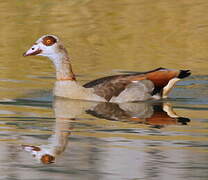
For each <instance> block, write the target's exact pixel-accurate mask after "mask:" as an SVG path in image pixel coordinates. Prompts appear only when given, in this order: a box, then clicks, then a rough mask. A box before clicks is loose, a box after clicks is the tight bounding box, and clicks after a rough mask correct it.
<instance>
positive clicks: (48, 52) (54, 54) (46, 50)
mask: <svg viewBox="0 0 208 180" xmlns="http://www.w3.org/2000/svg"><path fill="white" fill-rule="evenodd" d="M23 56H45V57H48V58H49V59H51V60H57V59H60V57H63V56H68V54H67V51H66V49H65V48H64V46H63V44H62V43H61V41H60V39H59V38H58V37H56V36H54V35H44V36H42V37H41V38H39V39H38V40H37V41H36V42H35V43H34V44H33V45H32V47H31V48H30V49H29V50H27V51H26V52H25V53H24V54H23Z"/></svg>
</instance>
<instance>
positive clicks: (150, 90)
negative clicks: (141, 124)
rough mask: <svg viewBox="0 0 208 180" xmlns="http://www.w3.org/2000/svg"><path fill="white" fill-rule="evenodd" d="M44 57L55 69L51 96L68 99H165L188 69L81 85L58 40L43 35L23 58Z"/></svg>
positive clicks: (115, 78) (114, 100) (108, 100)
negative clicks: (54, 81)
mask: <svg viewBox="0 0 208 180" xmlns="http://www.w3.org/2000/svg"><path fill="white" fill-rule="evenodd" d="M32 55H35V56H46V57H48V58H49V59H51V60H52V62H53V64H54V65H55V68H56V79H57V81H56V83H55V87H54V95H55V96H61V97H67V98H71V99H82V100H89V101H104V102H119V103H120V102H130V101H144V100H148V99H152V98H153V99H160V98H166V97H167V95H168V93H169V92H170V91H171V89H172V88H173V87H174V85H175V84H176V82H177V81H179V80H180V79H182V78H185V77H187V76H189V75H190V74H191V72H190V70H171V69H165V68H158V69H154V70H152V71H148V72H142V73H141V72H138V73H131V74H121V75H114V76H108V77H103V78H100V79H96V80H94V81H91V82H88V83H86V84H84V85H83V86H81V85H80V84H79V83H77V81H76V77H75V75H74V73H73V71H72V66H71V59H70V58H69V55H68V52H67V50H66V49H65V47H64V46H63V44H62V42H61V41H60V39H59V38H58V37H56V36H54V35H44V36H42V37H41V38H39V39H38V40H37V41H36V42H35V43H34V45H33V46H32V47H31V48H30V49H29V50H28V51H26V52H25V53H24V54H23V56H32Z"/></svg>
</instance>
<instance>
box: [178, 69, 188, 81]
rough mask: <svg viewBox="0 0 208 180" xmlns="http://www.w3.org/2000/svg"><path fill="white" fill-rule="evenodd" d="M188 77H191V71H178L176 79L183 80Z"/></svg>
mask: <svg viewBox="0 0 208 180" xmlns="http://www.w3.org/2000/svg"><path fill="white" fill-rule="evenodd" d="M190 75H191V71H190V70H180V73H179V75H178V78H180V79H183V78H185V77H188V76H190Z"/></svg>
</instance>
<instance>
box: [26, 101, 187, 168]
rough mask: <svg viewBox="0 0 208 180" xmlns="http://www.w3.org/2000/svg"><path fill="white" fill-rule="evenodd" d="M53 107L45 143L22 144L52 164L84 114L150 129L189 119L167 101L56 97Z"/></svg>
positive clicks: (177, 123)
mask: <svg viewBox="0 0 208 180" xmlns="http://www.w3.org/2000/svg"><path fill="white" fill-rule="evenodd" d="M53 109H54V113H55V118H56V122H55V129H54V134H53V135H52V136H51V137H50V138H49V139H48V144H47V145H45V144H44V145H40V146H34V145H25V144H24V145H22V147H23V149H24V150H25V151H28V152H30V153H31V154H32V155H33V156H34V157H35V158H36V159H37V160H38V161H40V162H42V163H44V164H50V163H54V162H55V160H56V158H57V156H59V155H60V154H61V153H62V152H64V150H65V148H66V147H67V144H68V137H69V135H70V134H71V130H72V122H74V121H75V118H77V117H78V116H79V115H81V114H84V113H87V114H90V115H92V116H95V117H96V118H102V119H107V120H114V121H115V120H116V121H125V122H129V123H131V122H132V123H143V124H147V125H150V126H152V127H153V128H162V127H164V126H166V125H186V124H187V123H188V122H190V120H189V119H188V118H185V117H180V116H178V115H177V114H176V113H175V112H174V111H173V109H172V106H171V104H170V103H168V102H157V103H151V102H140V103H123V104H115V103H104V102H89V101H79V100H70V99H64V98H56V99H55V101H54V103H53Z"/></svg>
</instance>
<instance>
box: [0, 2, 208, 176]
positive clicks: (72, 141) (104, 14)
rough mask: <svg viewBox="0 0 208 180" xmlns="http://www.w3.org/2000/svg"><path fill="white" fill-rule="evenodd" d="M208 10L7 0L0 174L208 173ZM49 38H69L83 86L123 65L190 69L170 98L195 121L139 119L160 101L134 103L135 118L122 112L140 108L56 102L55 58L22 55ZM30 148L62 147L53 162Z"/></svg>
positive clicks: (0, 59) (198, 5)
mask: <svg viewBox="0 0 208 180" xmlns="http://www.w3.org/2000/svg"><path fill="white" fill-rule="evenodd" d="M207 8H208V3H207V1H205V0H198V1H195V0H181V1H171V0H158V1H154V0H148V1H145V0H100V1H95V0H61V1H58V0H44V1H39V0H31V1H28V0H21V1H19V0H11V1H5V0H4V1H1V2H0V17H1V21H0V27H1V28H0V34H1V48H0V54H1V56H0V64H1V65H0V119H1V121H0V123H1V124H0V154H1V156H0V162H1V163H0V175H1V179H4V180H5V179H8V180H11V179H18V180H24V179H25V180H28V179H32V180H35V179H37V180H40V179H44V180H46V179H48V180H53V179H63V180H65V179H67V180H68V179H73V180H74V179H92V180H93V179H96V180H97V179H105V180H106V179H110V180H111V179H115V180H117V179H132V180H133V179H148V180H149V179H188V178H189V179H197V180H198V179H200V180H201V179H204V180H205V179H207V177H208V171H207V168H208V166H207V160H208V158H207V157H208V146H207V142H208V130H207V127H208V123H207V120H208V118H207V117H208V85H207V84H208V76H207V69H208V62H207V61H208V16H207ZM44 34H55V35H57V36H59V37H60V38H61V39H62V41H63V42H64V44H65V46H66V47H67V49H68V50H69V52H70V56H71V58H72V64H73V68H74V72H75V73H76V74H77V75H78V80H79V81H81V82H82V83H84V82H87V81H88V80H92V79H94V78H98V77H101V76H105V75H112V74H116V73H119V72H120V71H145V70H150V69H154V68H157V67H167V68H175V69H191V70H192V72H193V75H192V76H191V77H190V78H187V79H185V80H184V81H182V82H179V83H178V86H177V87H176V88H175V89H174V91H173V92H172V94H171V99H169V100H168V105H172V107H173V109H174V111H175V112H176V114H177V115H178V116H180V117H186V118H189V119H190V122H186V123H185V124H186V125H182V124H183V123H181V122H180V121H178V120H177V118H175V119H174V118H173V119H171V120H168V116H167V114H166V115H164V113H163V116H162V117H163V121H162V122H158V121H157V120H156V119H154V118H153V120H151V119H148V118H149V117H150V116H151V115H154V113H152V114H151V113H149V114H148V113H147V112H145V113H144V114H143V115H141V114H142V112H143V111H142V110H144V107H146V108H147V110H149V111H151V110H152V108H153V106H152V104H145V105H140V104H134V105H133V107H137V106H138V109H137V111H136V113H137V115H138V114H139V115H138V116H139V117H140V119H135V118H130V116H128V115H126V113H127V114H128V113H129V111H127V112H126V111H125V116H122V117H121V116H119V115H120V113H121V112H123V111H122V110H123V109H122V108H124V109H125V108H127V109H128V110H130V112H131V113H133V112H134V113H135V111H133V110H132V106H131V108H129V107H122V108H118V107H111V106H108V105H97V104H93V103H92V104H87V103H84V102H76V103H75V102H70V101H65V100H56V101H54V100H53V98H52V93H51V92H52V89H53V83H54V69H53V66H52V64H51V62H50V61H49V60H46V59H45V58H41V57H29V58H24V57H22V54H23V52H24V51H25V50H27V49H28V48H29V47H30V46H31V45H32V44H33V42H34V41H35V40H36V39H38V38H39V37H40V36H42V35H44ZM52 104H53V107H54V108H52ZM75 104H76V106H75ZM72 105H73V106H72ZM99 107H101V108H99ZM103 107H105V108H106V109H105V108H103ZM154 107H155V106H154ZM149 111H148V112H149ZM156 112H157V111H156ZM161 113H162V112H161V111H160V113H159V115H161ZM96 115H100V116H99V117H98V116H96ZM101 115H102V116H101ZM110 115H112V116H110ZM136 120H137V121H136ZM135 121H136V122H135ZM57 143H58V144H57ZM22 145H25V146H36V147H39V148H41V150H43V151H44V150H45V151H47V153H48V154H49V153H50V152H49V151H51V150H54V149H56V148H57V149H56V150H57V153H56V157H55V158H56V160H55V163H53V164H48V165H47V164H42V163H41V162H40V161H39V160H38V158H37V156H36V158H34V157H32V154H31V153H32V152H26V151H25V150H24V147H25V146H24V147H22ZM48 149H49V150H48ZM54 151H55V150H54ZM41 152H42V151H41ZM39 154H40V153H39Z"/></svg>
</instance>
